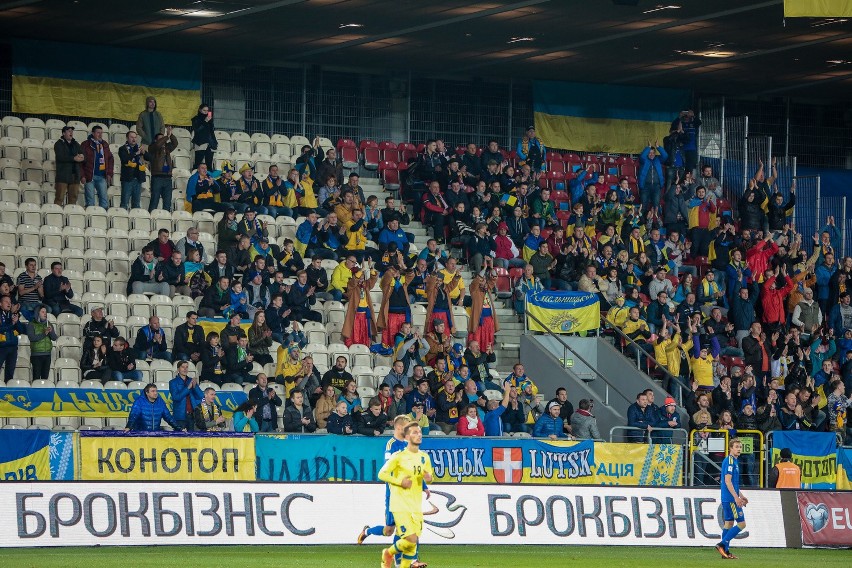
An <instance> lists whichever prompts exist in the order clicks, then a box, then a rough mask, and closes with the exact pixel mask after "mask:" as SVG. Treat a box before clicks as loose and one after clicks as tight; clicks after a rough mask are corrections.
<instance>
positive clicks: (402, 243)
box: [378, 219, 411, 257]
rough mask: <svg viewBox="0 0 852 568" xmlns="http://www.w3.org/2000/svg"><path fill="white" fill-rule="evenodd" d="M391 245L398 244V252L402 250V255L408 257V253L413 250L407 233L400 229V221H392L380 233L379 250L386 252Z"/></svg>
mask: <svg viewBox="0 0 852 568" xmlns="http://www.w3.org/2000/svg"><path fill="white" fill-rule="evenodd" d="M390 243H396V246H397V250H401V251H402V254H404V255H405V256H406V257H407V256H408V251H409V249H410V248H411V243H409V242H408V237H407V236H406V235H405V231H403V230H402V229H400V228H399V219H391V220H390V221H388V224H387V226H386V227H385V228H384V229H382V232H381V233H379V243H378V244H379V250H380V251H382V252H384V251H386V250H387V249H388V245H389V244H390Z"/></svg>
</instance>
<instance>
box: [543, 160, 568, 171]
mask: <svg viewBox="0 0 852 568" xmlns="http://www.w3.org/2000/svg"><path fill="white" fill-rule="evenodd" d="M547 169H548V171H551V172H562V173H565V162H563V161H562V160H552V161H549V162H547Z"/></svg>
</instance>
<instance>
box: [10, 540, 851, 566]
mask: <svg viewBox="0 0 852 568" xmlns="http://www.w3.org/2000/svg"><path fill="white" fill-rule="evenodd" d="M379 551H380V547H379V546H376V545H373V546H361V547H356V546H212V545H211V546H207V547H201V546H193V547H190V546H174V547H172V546H159V547H142V546H140V547H136V546H133V547H103V548H40V549H31V548H30V549H20V548H18V549H0V566H14V567H15V568H30V567H32V568H68V567H75V568H76V567H83V568H122V567H126V568H171V567H176V568H218V567H227V568H267V567H268V568H337V567H353V568H354V567H359V568H360V567H362V566H364V567H370V568H378V566H379V554H380V552H379ZM733 551H734V552H735V553H736V554H737V556H739V560H735V561H731V560H724V559H723V558H721V557H720V556H719V555H718V554H717V553H716V551H715V550H713V549H712V548H697V547H696V548H654V547H623V546H610V547H604V546H428V547H424V548H423V549H422V550H421V553H422V554H421V560H423V561H424V562H428V563H429V566H430V568H471V567H489V568H492V567H495V566H500V567H512V568H523V567H526V566H542V567H544V566H546V567H552V568H557V567H561V566H572V565H573V566H580V565H582V566H583V568H613V567H616V566H624V567H629V568H643V567H648V568H660V567H661V566H678V567H683V568H685V567H688V566H701V567H702V568H706V567H707V566H710V565H715V564H728V563H730V562H737V563H739V564H740V565H743V566H748V567H749V568H753V567H754V568H757V567H767V568H770V567H771V568H779V567H783V566H798V565H801V566H805V565H807V566H820V568H828V567H831V566H838V567H840V566H843V567H844V568H848V567H849V566H850V560H852V554H850V552H849V551H848V550H788V549H748V548H744V549H733Z"/></svg>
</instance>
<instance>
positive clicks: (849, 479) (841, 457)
mask: <svg viewBox="0 0 852 568" xmlns="http://www.w3.org/2000/svg"><path fill="white" fill-rule="evenodd" d="M836 489H837V490H838V491H849V490H852V448H837V487H836Z"/></svg>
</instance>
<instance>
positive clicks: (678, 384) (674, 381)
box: [598, 317, 689, 406]
mask: <svg viewBox="0 0 852 568" xmlns="http://www.w3.org/2000/svg"><path fill="white" fill-rule="evenodd" d="M601 329H607V330H609V331H612V332H613V333H615V335H616V336H617V337H618V338H620V339H621V340H622V341H624V342H625V344H626V345H628V346H630V347H632V348H633V349H634V350H635V351H636V369H637V370H638V371H642V372H644V373H646V374H649V375H650V373H649V372H648V370H647V369H646V370H643V369H642V359H643V358H644V359H645V360H646V361H648V362H650V363H653V364H654V365H655V366H656V370H657V371H658V372H659V373H660V374H662V375H663V377H664V378H666V379H668V381H669V384H670V385H672V387H674V388H675V389H676V390H675V392H673V393H671V394H673V395H674V397H675V400H677V403H678V406H683V399H684V393H685V392H688V390H689V385H687V384H686V383H684V382H683V380H682V379H681V378H680V377H676V376H674V375H673V374H671V373H670V372H669V370H668V369H667V368H666V367H665V365H663V364H661V363H660V362H658V361H657V360H656V359H654V356H653V355H651V354H650V353H648V352H647V351H646V350H645V349H643V348H642V347H641V346H640V345H639V344H638V343H636V342H635V341H633V340H632V339H631V338H630V337H628V336H627V335H626V334H625V333H624V332H623V331H621V330H620V329H618V327H617V326H614V325H612V324H610V322H608V321H607V320H606V319H604V318H603V317H601ZM598 335H600V334H598ZM648 345H649V346H650V345H651V344H650V343H649V344H648ZM640 352H641V355H640ZM669 392H671V389H669Z"/></svg>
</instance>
